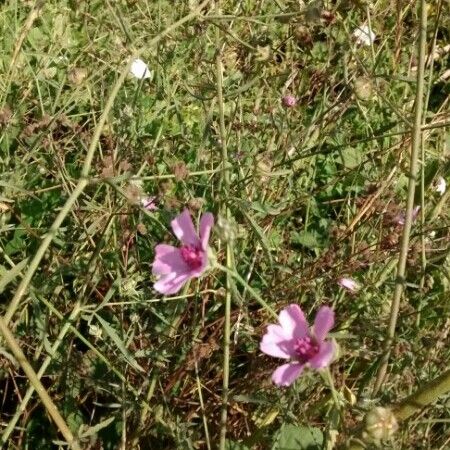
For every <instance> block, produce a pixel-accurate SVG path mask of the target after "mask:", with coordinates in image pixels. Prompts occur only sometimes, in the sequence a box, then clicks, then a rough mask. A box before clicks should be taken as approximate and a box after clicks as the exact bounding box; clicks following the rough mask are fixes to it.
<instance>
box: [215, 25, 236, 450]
mask: <svg viewBox="0 0 450 450" xmlns="http://www.w3.org/2000/svg"><path fill="white" fill-rule="evenodd" d="M217 45H218V49H217V56H216V79H217V103H218V107H219V126H220V141H221V147H222V172H221V188H222V189H221V191H222V196H223V198H228V190H229V187H230V171H229V170H227V167H228V147H227V133H226V129H225V112H224V99H223V70H224V68H223V64H222V55H221V50H220V48H219V47H220V46H221V43H220V30H219V29H217ZM222 209H223V214H224V216H225V218H226V220H227V221H229V220H230V217H231V214H230V210H229V208H228V206H227V204H226V203H225V202H224V203H223V206H222ZM226 265H227V270H228V271H227V277H226V293H225V311H224V326H223V369H222V372H223V381H222V411H221V414H220V443H219V449H220V450H225V445H226V436H227V417H228V396H229V381H230V341H231V276H230V273H229V271H231V268H232V267H233V249H232V247H231V245H230V242H227V244H226Z"/></svg>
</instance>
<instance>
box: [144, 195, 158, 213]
mask: <svg viewBox="0 0 450 450" xmlns="http://www.w3.org/2000/svg"><path fill="white" fill-rule="evenodd" d="M141 205H142V207H143V208H144V209H146V210H147V211H156V210H157V209H158V207H157V206H156V197H143V198H141Z"/></svg>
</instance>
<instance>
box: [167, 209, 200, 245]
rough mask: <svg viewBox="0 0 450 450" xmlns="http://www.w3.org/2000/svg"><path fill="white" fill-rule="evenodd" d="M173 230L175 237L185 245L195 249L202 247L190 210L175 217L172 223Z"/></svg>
mask: <svg viewBox="0 0 450 450" xmlns="http://www.w3.org/2000/svg"><path fill="white" fill-rule="evenodd" d="M171 225H172V230H173V232H174V233H175V236H176V237H177V238H178V239H179V240H180V241H181V242H182V243H183V244H184V245H193V246H195V247H197V246H199V245H200V239H199V238H198V236H197V233H196V231H195V228H194V224H193V223H192V219H191V213H190V212H189V210H188V209H185V210H184V211H183V212H182V213H181V214H180V215H178V216H177V217H175V219H173V220H172V222H171Z"/></svg>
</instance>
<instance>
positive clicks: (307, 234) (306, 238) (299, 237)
mask: <svg viewBox="0 0 450 450" xmlns="http://www.w3.org/2000/svg"><path fill="white" fill-rule="evenodd" d="M291 240H292V242H294V243H295V244H300V245H303V247H306V248H309V249H316V248H323V247H324V243H323V242H322V241H321V239H320V236H319V234H318V233H315V232H314V231H301V232H300V233H298V232H293V233H292V234H291Z"/></svg>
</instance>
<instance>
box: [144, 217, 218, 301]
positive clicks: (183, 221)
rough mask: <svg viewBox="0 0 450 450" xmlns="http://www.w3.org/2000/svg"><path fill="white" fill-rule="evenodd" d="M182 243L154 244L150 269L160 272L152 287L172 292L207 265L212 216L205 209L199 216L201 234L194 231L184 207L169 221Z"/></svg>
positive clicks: (212, 223) (157, 273)
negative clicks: (153, 259) (177, 244)
mask: <svg viewBox="0 0 450 450" xmlns="http://www.w3.org/2000/svg"><path fill="white" fill-rule="evenodd" d="M171 225H172V230H173V232H174V233H175V236H176V237H177V238H178V239H179V240H180V241H181V244H182V245H181V247H179V248H177V247H173V246H172V245H166V244H159V245H157V246H156V248H155V252H156V254H155V261H154V262H153V268H152V272H153V274H154V275H159V279H158V281H157V282H156V283H155V285H154V288H155V289H156V290H157V291H158V292H161V293H162V294H175V293H176V292H178V291H179V290H180V289H181V287H182V286H183V284H185V283H186V282H187V281H188V280H190V279H191V278H197V277H199V276H200V275H201V274H202V273H203V272H204V271H205V270H206V268H207V266H208V240H209V234H210V232H211V228H212V227H213V225H214V217H213V215H212V214H211V213H205V214H203V215H202V217H201V219H200V236H198V235H197V232H196V231H195V228H194V224H193V223H192V219H191V214H190V212H189V211H188V210H187V209H185V210H184V211H183V212H182V213H181V214H180V215H179V216H177V217H175V219H174V220H172V222H171Z"/></svg>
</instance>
